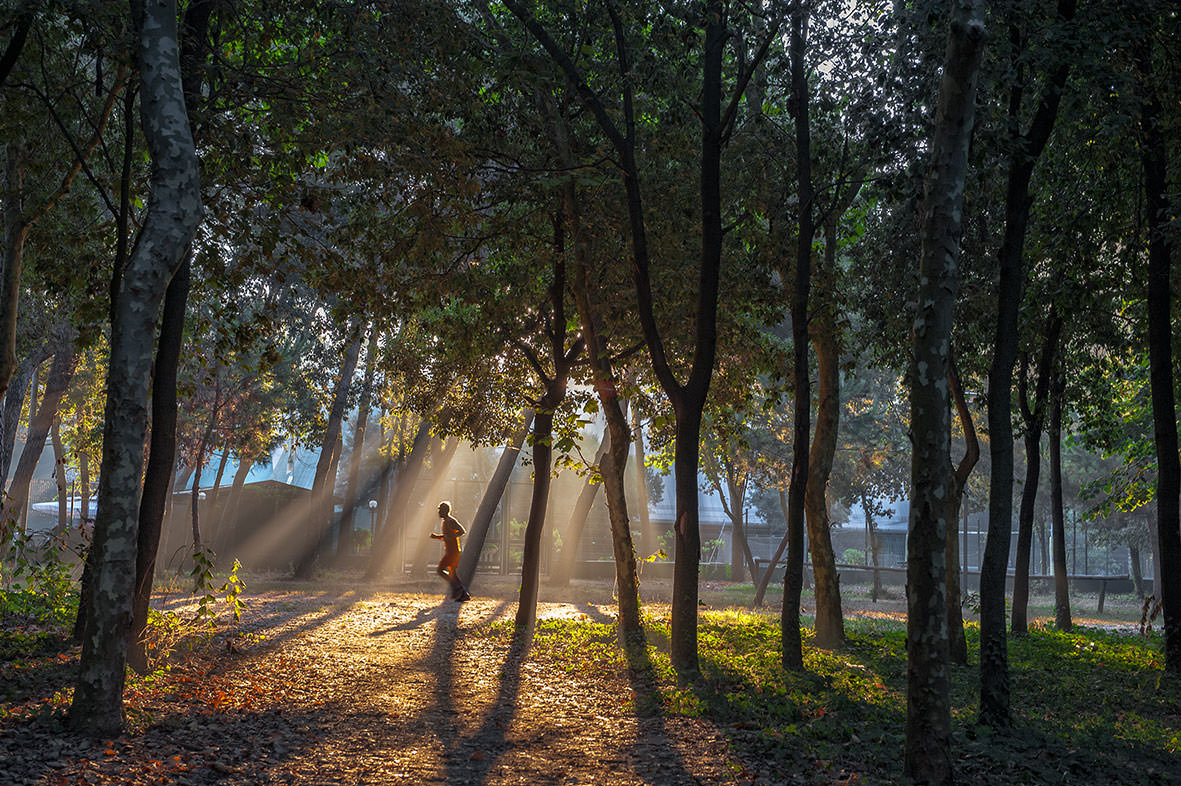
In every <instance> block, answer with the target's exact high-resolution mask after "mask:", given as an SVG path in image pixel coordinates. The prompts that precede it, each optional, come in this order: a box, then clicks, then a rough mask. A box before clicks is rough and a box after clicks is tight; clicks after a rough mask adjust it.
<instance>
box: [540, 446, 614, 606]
mask: <svg viewBox="0 0 1181 786" xmlns="http://www.w3.org/2000/svg"><path fill="white" fill-rule="evenodd" d="M610 444H611V430H610V429H609V428H608V429H604V430H603V439H602V441H601V442H599V449H598V450H597V451H596V452H595V462H594V466H595V468H596V469H598V471H599V480H597V481H596V480H595V479H594V478H592V477H591V476H590V475H589V474H588V475H587V478H586V481H585V482H584V483H583V484H582V489H581V490H580V491H579V492H578V497H577V498H576V499H575V500H574V508H573V509H572V510H571V511H570V520H569V521H568V522H567V523H566V530H565V533H566V534H565V536H564V537H563V539H562V552H561V554H560V555H559V556H558V568H557V570H555V571H553V574H552V575H551V576H550V580H551V582H552V583H553V584H554V586H556V587H565V586H568V585H569V584H570V579H571V578H573V577H574V569H575V565H577V563H578V556H579V554H580V553H581V551H582V533H583V530H585V529H586V520H587V518H588V517H589V516H590V512H591V508H592V507H593V506H594V503H595V497H597V496H598V494H599V489H601V488H602V487H603V483H602V471H603V461H604V460H605V459H606V457H607V449H608V448H609V447H610Z"/></svg>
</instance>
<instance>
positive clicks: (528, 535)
mask: <svg viewBox="0 0 1181 786" xmlns="http://www.w3.org/2000/svg"><path fill="white" fill-rule="evenodd" d="M556 385H557V383H556V382H554V383H551V388H550V390H549V391H547V394H546V396H545V397H544V398H543V401H544V400H548V399H551V398H553V397H557V398H559V399H560V398H565V396H566V380H564V379H563V380H561V395H560V396H558V395H557V390H556ZM553 434H554V414H553V407H549V406H545V405H544V404H543V405H542V407H541V408H538V409H537V410H536V411H535V412H534V414H533V497H532V499H531V500H530V502H529V521H528V522H527V523H526V524H525V549H524V554H523V556H522V557H521V593H520V596H519V597H518V599H517V616H516V620H515V625H516V628H517V635H518V636H522V637H525V638H528V637H530V636H531V635H532V632H533V623H534V622H535V621H536V620H537V590H538V585H539V584H540V583H541V536H542V533H543V532H544V530H545V513H546V508H547V507H548V504H549V490H550V480H551V479H552V477H553V469H552V468H553V454H554V449H553Z"/></svg>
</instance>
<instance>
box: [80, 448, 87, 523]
mask: <svg viewBox="0 0 1181 786" xmlns="http://www.w3.org/2000/svg"><path fill="white" fill-rule="evenodd" d="M78 492H79V493H80V494H81V495H82V504H81V505H80V506H79V508H78V525H79V526H85V525H86V521H87V520H88V519H89V518H90V454H89V453H87V452H86V451H82V452H81V453H79V454H78Z"/></svg>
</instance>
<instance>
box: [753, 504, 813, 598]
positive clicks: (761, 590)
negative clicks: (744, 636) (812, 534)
mask: <svg viewBox="0 0 1181 786" xmlns="http://www.w3.org/2000/svg"><path fill="white" fill-rule="evenodd" d="M788 507H789V506H788V502H787V496H786V493H785V492H784V491H783V489H779V509H780V511H781V512H782V513H783V521H784V523H785V525H786V526H787V531H786V532H784V533H783V539H782V540H780V541H779V545H778V546H777V547H776V548H775V553H774V554H772V555H771V562H770V563H769V564H768V565H767V569H766V570H765V571H763V574H762V575H761V576H759V581H758V587H757V588H756V589H755V597H754V600H753V601H751V606H753V607H754V608H756V609H757V608H759V607H760V606H762V605H763V597H764V595H765V594H766V592H767V586H768V585H769V584H770V583H771V577H772V576H773V575H774V574H775V566H776V565H778V564H779V559H780V558H781V557H782V556H783V552H784V550H786V549H787V546H788V543H789V542H790V541H791V536H792V531H791V515H790V511H789V509H788ZM802 539H803V536H802V535H801V540H802ZM789 561H790V559H789ZM785 571H786V568H785ZM786 580H787V573H786V572H785V573H784V582H785V583H786ZM802 581H803V578H802V576H801V582H802Z"/></svg>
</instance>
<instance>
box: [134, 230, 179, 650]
mask: <svg viewBox="0 0 1181 786" xmlns="http://www.w3.org/2000/svg"><path fill="white" fill-rule="evenodd" d="M190 253H191V252H190ZM187 256H188V255H187V254H186V260H185V261H184V262H182V263H181V265H180V268H179V269H178V270H177V271H176V275H174V276H173V277H172V280H171V281H169V282H168V289H167V291H166V292H165V294H164V309H163V311H164V313H163V316H162V317H161V320H160V341H159V345H158V347H157V349H156V360H155V363H154V364H153V367H152V431H151V435H150V446H149V449H148V462H147V471H146V472H145V473H144V486H143V495H142V496H141V498H140V503H139V517H138V526H137V532H136V551H135V583H134V587H135V596H134V598H133V600H132V609H131V625H130V626H129V627H128V631H127V665H129V666H130V667H131V668H133V669H135V670H136V671H137V672H138V673H140V674H147V672H148V669H149V665H148V652H147V646H146V642H145V640H144V633H145V631H146V630H147V625H148V606H149V604H150V603H151V599H152V582H153V581H154V580H155V576H156V552H157V551H158V550H159V548H160V535H161V533H162V531H163V529H164V515H165V511H166V510H167V507H168V503H169V497H170V492H171V491H172V489H171V488H170V486H171V483H172V467H173V465H174V464H175V463H176V413H177V391H176V370H177V368H178V366H179V365H180V350H181V344H182V342H183V340H184V325H185V304H186V303H187V302H188V299H189V286H190V276H189V273H190V265H189V260H188V259H187Z"/></svg>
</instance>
